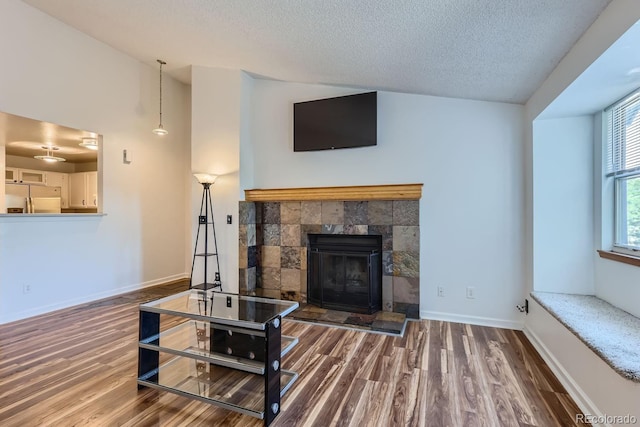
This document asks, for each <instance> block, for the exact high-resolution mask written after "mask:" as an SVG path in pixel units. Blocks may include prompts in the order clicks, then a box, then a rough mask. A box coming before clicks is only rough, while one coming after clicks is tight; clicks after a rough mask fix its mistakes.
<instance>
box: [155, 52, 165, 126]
mask: <svg viewBox="0 0 640 427" xmlns="http://www.w3.org/2000/svg"><path fill="white" fill-rule="evenodd" d="M156 61H158V64H160V127H162V66H163V65H165V64H166V62H164V61H163V60H161V59H156Z"/></svg>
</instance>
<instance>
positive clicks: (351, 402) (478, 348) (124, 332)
mask: <svg viewBox="0 0 640 427" xmlns="http://www.w3.org/2000/svg"><path fill="white" fill-rule="evenodd" d="M182 289H185V284H184V283H179V284H174V285H168V286H160V287H156V288H152V289H148V290H144V291H139V292H134V293H131V294H127V295H123V296H119V297H115V298H111V299H107V300H101V301H97V302H94V303H89V304H85V305H82V306H78V307H73V308H70V309H66V310H61V311H58V312H55V313H50V314H46V315H42V316H37V317H33V318H30V319H26V320H23V321H18V322H14V323H11V324H7V325H2V326H0V425H1V426H3V427H7V426H20V427H29V426H243V427H244V426H260V425H262V422H261V421H260V420H257V419H255V418H251V417H249V416H246V415H240V414H237V413H234V412H230V411H226V410H223V409H219V408H216V407H213V406H211V405H208V404H206V403H201V402H198V401H193V400H190V399H187V398H183V397H180V396H176V395H173V394H170V393H165V392H160V391H156V390H152V389H143V390H140V391H138V389H137V386H136V375H137V336H138V308H137V306H138V304H139V303H141V302H144V301H148V300H151V299H155V298H158V297H161V296H163V295H166V294H170V293H174V292H177V291H179V290H182ZM283 333H285V334H287V335H293V336H297V337H299V338H300V343H299V344H298V345H297V346H296V347H295V348H294V349H293V350H292V351H291V352H290V353H289V354H288V355H287V356H285V358H284V359H283V367H284V368H286V369H292V370H294V371H298V372H299V373H300V378H299V379H298V381H297V382H296V383H295V384H294V386H293V387H292V388H291V390H289V392H288V393H287V394H286V395H285V397H284V399H283V402H282V412H281V414H280V415H279V416H278V418H277V419H276V421H275V422H274V423H273V424H272V425H274V426H376V427H377V426H401V425H408V426H456V427H457V426H498V425H504V426H545V427H548V426H573V425H577V424H576V423H575V421H574V420H575V414H576V413H579V410H578V408H577V407H576V405H575V403H574V402H573V401H572V399H571V398H570V397H569V396H568V395H567V394H566V392H565V390H564V389H563V387H562V386H561V385H560V383H559V382H558V380H557V379H556V378H555V377H554V376H553V374H552V373H551V371H550V370H549V368H548V367H547V366H546V365H545V363H544V362H543V361H542V359H541V358H540V357H539V356H538V354H537V353H536V352H535V350H534V349H533V347H532V346H531V344H530V343H529V342H528V341H527V339H526V338H525V336H524V335H523V334H522V333H521V332H518V331H511V330H504V329H495V328H487V327H481V326H470V325H463V324H457V323H447V322H439V321H426V320H422V321H417V322H409V324H408V325H407V330H406V332H405V335H404V337H403V338H397V337H391V336H385V335H379V334H371V333H367V332H360V331H354V330H345V329H335V328H329V327H325V326H317V325H311V324H306V323H298V322H292V321H286V320H285V322H283Z"/></svg>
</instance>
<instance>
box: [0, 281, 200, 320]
mask: <svg viewBox="0 0 640 427" xmlns="http://www.w3.org/2000/svg"><path fill="white" fill-rule="evenodd" d="M188 278H189V275H188V274H186V273H180V274H174V275H171V276H167V277H162V278H160V279H154V280H149V281H147V282H143V283H138V284H134V285H129V286H125V287H122V288H117V289H112V290H110V291H105V292H98V293H95V294H91V295H86V296H83V297H82V298H74V299H69V300H67V301H63V302H60V303H56V304H51V305H45V306H41V307H36V308H33V309H30V310H24V311H21V312H18V313H13V314H12V315H11V316H9V317H0V325H3V324H5V323H9V322H15V321H16V320H22V319H26V318H28V317H33V316H38V315H40V314H46V313H50V312H52V311H56V310H61V309H63V308H69V307H73V306H75V305H78V304H84V303H87V302H92V301H97V300H100V299H103V298H109V297H114V296H117V295H122V294H126V293H128V292H132V291H138V290H140V289H144V288H149V287H152V286H156V285H160V284H162V283H167V282H172V281H176V280H182V279H188Z"/></svg>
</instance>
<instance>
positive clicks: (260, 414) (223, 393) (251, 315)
mask: <svg viewBox="0 0 640 427" xmlns="http://www.w3.org/2000/svg"><path fill="white" fill-rule="evenodd" d="M296 308H298V303H297V302H295V301H283V300H276V299H268V298H258V297H251V296H244V295H237V294H227V293H223V292H214V291H212V290H207V291H204V290H199V289H190V290H188V291H184V292H181V293H178V294H175V295H171V296H168V297H165V298H161V299H158V300H154V301H151V302H148V303H145V304H141V305H140V320H139V322H140V324H139V343H138V388H143V387H152V388H156V389H160V390H164V391H168V392H172V393H175V394H178V395H181V396H186V397H190V398H193V399H197V400H200V401H203V402H207V403H210V404H213V405H216V406H220V407H223V408H226V409H230V410H233V411H237V412H240V413H243V414H247V415H251V416H253V417H256V418H260V419H262V420H264V424H265V425H269V424H271V422H272V421H273V420H274V419H275V417H276V416H277V415H278V414H279V413H280V399H281V397H282V396H283V395H284V394H285V393H286V392H287V390H288V389H289V388H290V387H291V385H292V384H293V382H294V381H295V380H296V379H297V378H298V374H297V373H295V372H292V371H288V370H285V369H282V366H281V361H282V357H283V356H284V355H285V354H286V353H287V352H288V351H289V350H291V348H293V347H294V346H295V345H296V344H297V343H298V339H297V338H294V337H288V336H283V335H282V334H281V322H282V318H283V317H284V316H286V315H287V314H289V313H291V312H292V311H293V310H295V309H296ZM161 315H168V316H167V317H161ZM165 319H171V320H172V324H175V323H178V324H177V325H176V326H171V327H169V328H161V326H162V325H161V322H162V321H163V320H165ZM165 321H166V320H165ZM161 330H162V332H161ZM161 354H163V361H164V360H165V359H167V358H168V361H166V362H164V363H162V364H160V355H161Z"/></svg>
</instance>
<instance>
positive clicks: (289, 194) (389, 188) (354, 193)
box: [244, 184, 423, 202]
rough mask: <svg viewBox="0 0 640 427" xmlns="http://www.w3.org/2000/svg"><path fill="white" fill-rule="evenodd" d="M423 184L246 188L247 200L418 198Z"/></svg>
mask: <svg viewBox="0 0 640 427" xmlns="http://www.w3.org/2000/svg"><path fill="white" fill-rule="evenodd" d="M422 186H423V184H390V185H356V186H348V187H309V188H271V189H254V190H244V197H245V200H246V201H247V202H289V201H304V200H418V199H420V198H421V197H422Z"/></svg>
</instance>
